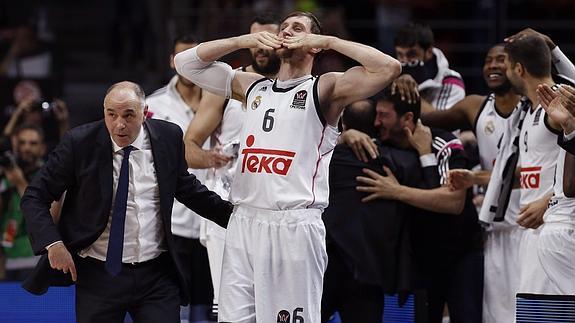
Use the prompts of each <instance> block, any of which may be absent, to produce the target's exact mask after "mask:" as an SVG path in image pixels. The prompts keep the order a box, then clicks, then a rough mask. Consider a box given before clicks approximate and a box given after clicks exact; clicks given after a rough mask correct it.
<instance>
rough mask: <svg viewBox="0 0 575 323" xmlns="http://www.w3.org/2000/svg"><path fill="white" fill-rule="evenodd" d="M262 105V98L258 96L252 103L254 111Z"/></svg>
mask: <svg viewBox="0 0 575 323" xmlns="http://www.w3.org/2000/svg"><path fill="white" fill-rule="evenodd" d="M260 103H262V96H261V95H258V96H256V98H255V99H254V100H253V101H252V110H255V109H257V108H258V107H259V106H260Z"/></svg>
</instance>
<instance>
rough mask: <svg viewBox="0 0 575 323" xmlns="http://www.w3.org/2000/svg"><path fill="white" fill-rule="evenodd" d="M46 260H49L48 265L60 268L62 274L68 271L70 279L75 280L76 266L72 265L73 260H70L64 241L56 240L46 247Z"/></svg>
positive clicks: (70, 256)
mask: <svg viewBox="0 0 575 323" xmlns="http://www.w3.org/2000/svg"><path fill="white" fill-rule="evenodd" d="M48 260H50V267H52V268H53V269H56V270H61V271H63V272H64V274H67V273H68V272H70V274H71V275H72V280H73V281H76V277H77V276H76V266H75V265H74V260H72V255H70V252H68V249H66V246H64V243H62V242H58V243H56V244H55V245H53V246H51V247H50V248H48Z"/></svg>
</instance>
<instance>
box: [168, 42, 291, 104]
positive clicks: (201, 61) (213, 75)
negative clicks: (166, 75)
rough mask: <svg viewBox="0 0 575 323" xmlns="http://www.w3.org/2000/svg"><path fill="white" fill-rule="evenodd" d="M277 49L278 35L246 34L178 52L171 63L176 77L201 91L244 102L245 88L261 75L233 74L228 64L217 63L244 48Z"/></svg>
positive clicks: (279, 43)
mask: <svg viewBox="0 0 575 323" xmlns="http://www.w3.org/2000/svg"><path fill="white" fill-rule="evenodd" d="M280 47H281V41H280V40H279V38H278V37H277V35H274V34H272V33H269V32H260V33H254V34H246V35H242V36H238V37H231V38H225V39H217V40H212V41H209V42H205V43H201V44H199V45H198V46H196V47H193V48H190V49H188V50H185V51H183V52H181V53H178V54H177V55H176V56H175V57H174V63H175V66H176V71H177V72H178V74H180V75H182V76H184V77H185V78H187V79H188V80H190V81H191V82H193V83H194V84H196V85H198V86H199V87H201V88H202V89H205V90H207V91H209V92H212V93H214V94H217V95H220V96H223V97H226V98H231V97H233V98H236V99H238V100H240V101H242V102H243V101H245V99H244V96H245V92H246V90H247V88H248V87H249V86H250V85H251V84H252V83H253V82H255V81H257V80H259V79H261V78H262V76H261V75H259V74H256V73H250V72H241V71H234V70H232V68H231V67H230V66H229V65H228V64H226V63H222V62H218V61H216V60H218V59H220V58H221V57H223V56H224V55H226V54H229V53H232V52H234V51H236V50H239V49H243V48H263V49H277V48H280Z"/></svg>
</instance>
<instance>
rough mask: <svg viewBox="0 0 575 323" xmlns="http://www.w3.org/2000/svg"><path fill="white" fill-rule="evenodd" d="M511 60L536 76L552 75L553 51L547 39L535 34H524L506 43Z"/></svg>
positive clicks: (506, 49)
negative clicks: (548, 45)
mask: <svg viewBox="0 0 575 323" xmlns="http://www.w3.org/2000/svg"><path fill="white" fill-rule="evenodd" d="M505 52H506V53H507V55H508V56H509V61H510V62H511V63H512V64H513V65H515V64H517V63H521V65H523V67H524V68H525V69H526V70H527V72H529V74H531V75H532V76H533V77H536V78H543V77H546V76H549V75H551V51H550V50H549V47H547V44H546V43H545V41H544V40H543V39H542V38H540V37H538V36H534V35H529V36H524V37H521V38H519V39H515V40H514V41H513V42H510V43H507V44H505Z"/></svg>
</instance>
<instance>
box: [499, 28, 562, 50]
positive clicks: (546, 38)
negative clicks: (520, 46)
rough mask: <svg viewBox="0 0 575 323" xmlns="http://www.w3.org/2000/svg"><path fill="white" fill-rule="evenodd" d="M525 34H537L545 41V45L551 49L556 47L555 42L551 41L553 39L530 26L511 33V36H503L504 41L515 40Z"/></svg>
mask: <svg viewBox="0 0 575 323" xmlns="http://www.w3.org/2000/svg"><path fill="white" fill-rule="evenodd" d="M525 36H537V37H540V38H542V39H543V40H544V41H545V44H547V46H548V47H549V49H551V50H552V49H553V48H555V47H556V45H555V43H554V42H553V40H552V39H551V38H550V37H549V36H547V35H545V34H542V33H540V32H538V31H536V30H533V29H531V28H525V29H523V30H522V31H520V32H518V33H516V34H515V35H512V36H509V37H507V38H505V39H504V41H505V42H506V43H512V42H514V41H515V40H517V39H521V38H523V37H525Z"/></svg>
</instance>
